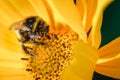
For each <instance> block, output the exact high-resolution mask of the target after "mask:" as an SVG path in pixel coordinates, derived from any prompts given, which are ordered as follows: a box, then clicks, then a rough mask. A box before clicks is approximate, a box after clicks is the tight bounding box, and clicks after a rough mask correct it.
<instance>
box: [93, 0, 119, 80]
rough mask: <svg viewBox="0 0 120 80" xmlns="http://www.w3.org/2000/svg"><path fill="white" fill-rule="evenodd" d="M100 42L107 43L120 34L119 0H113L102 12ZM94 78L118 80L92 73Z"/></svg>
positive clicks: (96, 79)
mask: <svg viewBox="0 0 120 80" xmlns="http://www.w3.org/2000/svg"><path fill="white" fill-rule="evenodd" d="M101 31H102V43H101V46H103V45H105V44H107V43H108V42H110V41H112V40H113V39H115V38H117V37H118V36H120V0H115V2H113V3H112V4H111V5H110V6H109V7H108V8H107V9H106V10H105V12H104V17H103V24H102V29H101ZM94 80H120V79H113V78H110V77H107V76H104V75H101V74H98V73H96V72H95V73H94Z"/></svg>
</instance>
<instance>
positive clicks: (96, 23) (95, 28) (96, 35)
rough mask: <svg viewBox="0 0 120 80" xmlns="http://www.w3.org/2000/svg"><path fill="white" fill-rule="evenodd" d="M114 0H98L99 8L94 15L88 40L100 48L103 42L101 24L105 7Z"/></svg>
mask: <svg viewBox="0 0 120 80" xmlns="http://www.w3.org/2000/svg"><path fill="white" fill-rule="evenodd" d="M111 2H113V0H98V5H97V10H96V13H95V15H94V17H93V21H92V29H91V32H90V36H89V38H88V41H89V42H90V43H91V44H92V46H94V47H95V48H98V47H99V46H100V42H101V31H100V30H101V25H102V17H103V12H104V10H105V8H106V7H107V6H108V5H109V4H110V3H111Z"/></svg>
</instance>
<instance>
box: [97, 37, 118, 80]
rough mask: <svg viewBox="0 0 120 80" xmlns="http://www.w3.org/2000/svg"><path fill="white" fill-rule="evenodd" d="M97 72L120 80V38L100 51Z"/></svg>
mask: <svg viewBox="0 0 120 80" xmlns="http://www.w3.org/2000/svg"><path fill="white" fill-rule="evenodd" d="M99 52H100V54H99V57H100V58H99V60H98V62H97V66H96V71H97V72H98V73H101V74H103V75H106V76H110V77H113V78H118V79H120V37H118V38H117V39H115V40H113V41H112V42H110V43H108V44H107V45H105V46H103V47H102V48H100V49H99Z"/></svg>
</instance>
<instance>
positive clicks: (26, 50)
mask: <svg viewBox="0 0 120 80" xmlns="http://www.w3.org/2000/svg"><path fill="white" fill-rule="evenodd" d="M22 47H23V50H24V51H25V53H26V54H28V55H31V56H33V57H37V55H36V54H35V53H33V52H30V51H28V49H30V48H29V47H26V46H24V45H22Z"/></svg>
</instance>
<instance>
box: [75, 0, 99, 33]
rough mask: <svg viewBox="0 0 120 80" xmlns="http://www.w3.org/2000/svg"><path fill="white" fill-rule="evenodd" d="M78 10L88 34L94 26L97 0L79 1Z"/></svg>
mask: <svg viewBox="0 0 120 80" xmlns="http://www.w3.org/2000/svg"><path fill="white" fill-rule="evenodd" d="M76 6H77V8H78V10H79V13H80V15H81V17H83V18H82V20H83V27H84V29H85V31H86V32H88V31H89V29H90V28H91V26H92V20H93V16H94V14H95V12H96V8H97V0H77V5H76Z"/></svg>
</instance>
